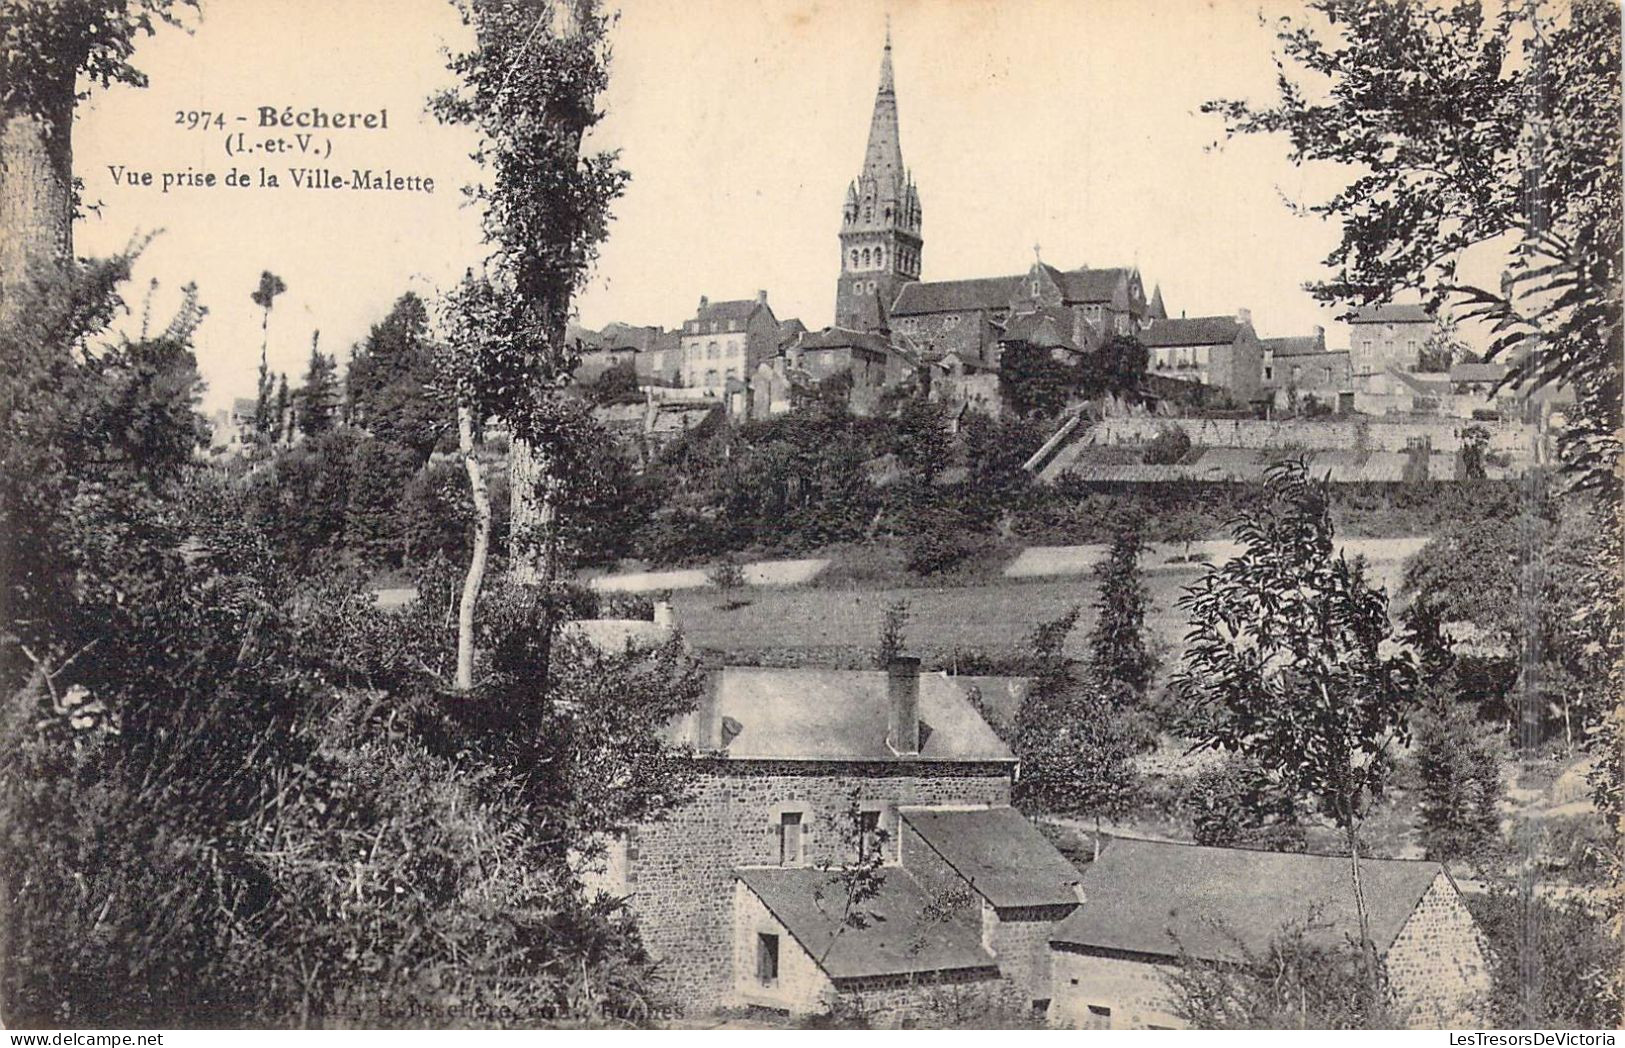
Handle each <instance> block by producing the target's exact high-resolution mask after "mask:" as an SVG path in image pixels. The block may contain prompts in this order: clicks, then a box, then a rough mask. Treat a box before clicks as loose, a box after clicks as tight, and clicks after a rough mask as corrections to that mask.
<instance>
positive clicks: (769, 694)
mask: <svg viewBox="0 0 1625 1048" xmlns="http://www.w3.org/2000/svg"><path fill="white" fill-rule="evenodd" d="M886 681H887V677H886V671H884V670H830V669H770V668H764V667H755V666H728V667H726V668H724V669H722V670H720V671H716V672H714V673H713V675H712V679H711V686H710V687H708V688H707V689H706V693H705V694H704V695H703V696H702V697H701V699H700V703H699V707H698V709H696V710H695V711H694V712H693V713H689V714H685V715H684V716H682V717H680V718H678V719H677V720H676V721H673V722H672V723H671V724H670V725H668V726H667V736H668V738H669V739H670V740H671V741H672V742H673V743H674V744H677V745H688V746H692V747H693V748H694V749H696V750H700V751H704V752H708V753H716V754H719V755H721V756H726V757H728V758H729V759H732V760H785V761H791V760H808V761H815V760H825V761H887V762H892V761H899V760H907V761H953V762H1001V763H1002V762H1011V761H1014V760H1015V756H1014V755H1013V754H1011V752H1010V748H1009V747H1008V746H1006V745H1005V744H1004V743H1003V742H1001V741H1000V740H999V737H998V736H997V735H995V734H993V729H992V728H989V727H988V726H987V722H986V721H984V720H983V719H982V717H981V715H980V714H979V713H977V712H976V708H975V707H974V706H972V705H971V703H970V700H969V699H968V698H966V696H965V690H964V689H963V688H962V687H961V686H960V685H958V684H956V683H954V682H953V680H952V679H951V678H949V677H948V676H947V675H945V674H942V673H922V674H920V706H919V709H920V752H919V753H918V754H909V755H908V756H906V757H899V756H898V755H897V754H896V753H894V752H892V749H891V747H890V746H888V745H887V744H886V721H887V711H888V707H889V699H888V696H887V690H886ZM725 721H726V722H729V725H730V730H728V731H725V730H724V722H725ZM731 728H737V729H738V730H737V731H736V732H735V731H732V730H731Z"/></svg>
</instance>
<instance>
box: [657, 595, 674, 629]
mask: <svg viewBox="0 0 1625 1048" xmlns="http://www.w3.org/2000/svg"><path fill="white" fill-rule="evenodd" d="M654 622H655V625H656V626H664V627H666V628H667V629H675V628H676V626H677V613H676V612H675V611H673V610H672V607H671V601H669V600H657V601H655V608H654Z"/></svg>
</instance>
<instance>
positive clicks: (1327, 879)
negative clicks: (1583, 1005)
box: [1050, 838, 1445, 960]
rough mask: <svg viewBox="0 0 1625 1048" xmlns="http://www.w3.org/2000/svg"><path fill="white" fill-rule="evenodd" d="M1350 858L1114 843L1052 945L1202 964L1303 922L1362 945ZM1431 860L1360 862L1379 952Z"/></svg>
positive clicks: (1432, 869) (1259, 944) (1416, 897)
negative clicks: (1194, 959)
mask: <svg viewBox="0 0 1625 1048" xmlns="http://www.w3.org/2000/svg"><path fill="white" fill-rule="evenodd" d="M1350 872H1351V871H1350V868H1349V860H1348V859H1347V858H1345V857H1343V856H1335V855H1297V854H1288V853H1284V852H1264V851H1244V850H1241V849H1237V848H1206V847H1202V846H1199V845H1195V844H1176V843H1170V842H1165V841H1143V840H1131V839H1125V838H1116V839H1113V840H1111V841H1110V842H1108V844H1107V846H1106V848H1105V849H1104V850H1103V851H1102V853H1101V856H1100V858H1099V859H1098V860H1096V861H1095V862H1093V863H1092V864H1090V865H1089V867H1088V868H1087V870H1086V871H1085V873H1084V875H1083V892H1084V901H1083V904H1082V905H1081V906H1079V907H1078V908H1077V909H1076V910H1074V911H1073V912H1072V914H1071V916H1069V917H1067V918H1066V919H1065V920H1064V921H1061V922H1060V923H1059V924H1058V925H1056V927H1055V931H1054V932H1053V933H1052V934H1051V936H1050V941H1051V942H1054V943H1058V944H1061V945H1063V946H1074V947H1082V948H1088V949H1099V950H1119V951H1125V952H1130V953H1139V954H1153V955H1159V956H1164V957H1177V956H1178V955H1179V952H1180V948H1181V947H1183V948H1184V949H1185V951H1186V952H1188V953H1189V954H1190V955H1191V956H1194V957H1199V958H1203V959H1207V960H1237V959H1240V958H1241V956H1242V953H1243V950H1244V949H1245V951H1247V952H1250V953H1253V954H1257V953H1259V952H1260V951H1262V950H1264V949H1266V948H1267V947H1268V944H1269V941H1270V939H1271V938H1273V937H1274V936H1275V935H1276V934H1278V933H1279V932H1280V931H1281V928H1282V926H1283V924H1286V923H1288V922H1296V923H1299V924H1307V925H1308V926H1309V933H1310V937H1311V939H1312V940H1315V941H1320V942H1323V943H1326V944H1327V945H1340V944H1343V943H1347V942H1348V941H1349V940H1350V938H1351V937H1352V939H1353V940H1354V941H1356V942H1358V941H1359V918H1358V916H1357V912H1356V910H1355V906H1354V892H1353V887H1352V880H1351V877H1350ZM1444 875H1445V874H1444V867H1442V866H1440V865H1439V864H1438V863H1436V862H1423V861H1417V860H1409V859H1363V860H1361V862H1360V878H1361V884H1362V886H1363V888H1364V891H1365V897H1366V905H1367V909H1368V910H1369V913H1370V920H1371V937H1372V940H1373V942H1374V943H1375V944H1376V947H1377V952H1378V953H1379V954H1382V953H1386V952H1387V950H1388V948H1389V947H1390V946H1392V945H1393V942H1394V938H1395V937H1396V936H1397V935H1398V934H1399V932H1400V929H1402V928H1403V927H1404V926H1405V922H1406V921H1407V920H1409V919H1410V916H1411V913H1412V911H1414V910H1415V909H1416V906H1417V904H1418V903H1419V902H1421V900H1422V895H1423V893H1425V892H1426V891H1427V890H1428V888H1429V887H1431V886H1432V884H1433V882H1434V880H1435V879H1436V878H1438V877H1441V876H1444Z"/></svg>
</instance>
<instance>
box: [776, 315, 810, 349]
mask: <svg viewBox="0 0 1625 1048" xmlns="http://www.w3.org/2000/svg"><path fill="white" fill-rule="evenodd" d="M806 331H807V325H806V324H803V323H802V322H801V318H800V317H791V318H790V319H789V320H781V321H779V345H781V346H782V345H784V344H786V343H787V342H791V341H793V340H794V339H795V337H796V336H797V335H801V334H805V333H806Z"/></svg>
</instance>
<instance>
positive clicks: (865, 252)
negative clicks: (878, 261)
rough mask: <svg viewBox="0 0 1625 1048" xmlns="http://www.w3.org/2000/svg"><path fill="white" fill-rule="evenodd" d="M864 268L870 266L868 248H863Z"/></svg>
mask: <svg viewBox="0 0 1625 1048" xmlns="http://www.w3.org/2000/svg"><path fill="white" fill-rule="evenodd" d="M863 268H864V269H868V268H869V249H868V248H864V249H863Z"/></svg>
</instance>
